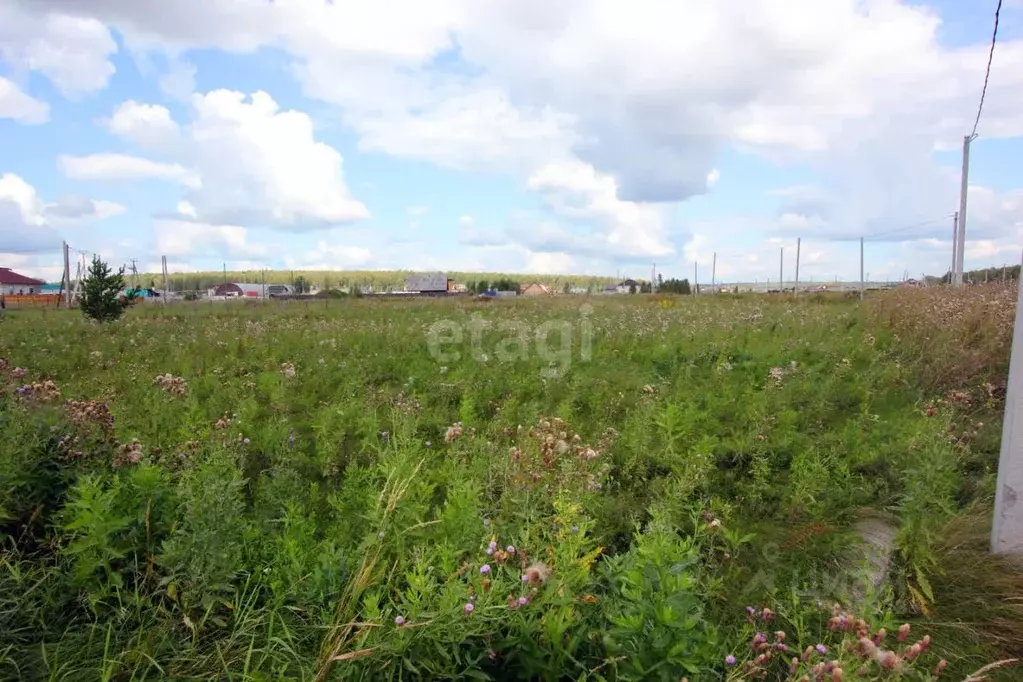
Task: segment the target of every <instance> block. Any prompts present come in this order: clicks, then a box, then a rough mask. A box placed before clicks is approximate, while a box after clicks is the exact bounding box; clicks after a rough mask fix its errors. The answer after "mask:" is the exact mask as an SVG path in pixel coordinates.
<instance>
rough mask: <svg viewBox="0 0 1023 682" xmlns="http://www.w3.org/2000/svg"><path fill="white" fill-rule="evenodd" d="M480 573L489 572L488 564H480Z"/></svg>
mask: <svg viewBox="0 0 1023 682" xmlns="http://www.w3.org/2000/svg"><path fill="white" fill-rule="evenodd" d="M480 573H482V574H483V575H486V574H487V573H490V564H483V565H482V566H480Z"/></svg>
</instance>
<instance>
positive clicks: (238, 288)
mask: <svg viewBox="0 0 1023 682" xmlns="http://www.w3.org/2000/svg"><path fill="white" fill-rule="evenodd" d="M269 289H270V285H267V284H249V283H246V282H227V283H224V284H218V285H217V286H215V287H213V288H212V289H210V291H209V295H210V297H211V298H212V297H217V298H231V297H237V298H263V297H264V296H268V295H269V294H270V290H269Z"/></svg>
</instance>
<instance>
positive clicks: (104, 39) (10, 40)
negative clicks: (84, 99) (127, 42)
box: [0, 2, 117, 97]
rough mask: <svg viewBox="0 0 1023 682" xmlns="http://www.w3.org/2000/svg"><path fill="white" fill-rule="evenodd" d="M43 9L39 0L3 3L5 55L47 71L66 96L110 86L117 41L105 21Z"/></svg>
mask: <svg viewBox="0 0 1023 682" xmlns="http://www.w3.org/2000/svg"><path fill="white" fill-rule="evenodd" d="M39 9H40V6H39V5H37V4H35V3H21V2H5V3H3V4H2V5H0V57H2V58H3V59H4V61H6V62H7V63H8V64H10V65H11V66H12V67H13V68H15V69H19V70H22V71H37V72H39V73H41V74H43V75H44V76H46V77H47V78H49V79H50V81H51V82H52V83H53V84H54V85H56V86H57V88H58V89H59V90H60V91H61V92H62V93H63V94H65V95H67V96H72V97H74V96H77V95H80V94H83V93H88V92H94V91H96V90H100V89H102V88H104V87H106V85H107V83H108V82H109V80H110V77H111V76H112V75H113V73H114V65H113V63H111V61H110V57H111V55H113V54H114V53H115V52H117V43H116V42H114V38H113V36H112V35H111V33H110V30H109V29H108V28H107V27H106V26H105V25H104V23H103V22H102V21H100V20H98V19H96V18H95V17H90V16H83V15H82V14H81V13H80V12H76V13H64V12H46V11H42V12H40V11H39Z"/></svg>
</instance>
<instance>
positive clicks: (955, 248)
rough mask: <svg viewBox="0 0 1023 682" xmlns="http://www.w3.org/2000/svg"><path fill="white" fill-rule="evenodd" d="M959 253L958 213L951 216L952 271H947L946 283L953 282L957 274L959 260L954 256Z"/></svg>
mask: <svg viewBox="0 0 1023 682" xmlns="http://www.w3.org/2000/svg"><path fill="white" fill-rule="evenodd" d="M958 253H959V211H956V212H955V213H953V214H952V269H951V270H949V275H948V283H949V284H953V283H954V282H955V276H956V273H957V272H959V260H958V257H957V255H956V254H958Z"/></svg>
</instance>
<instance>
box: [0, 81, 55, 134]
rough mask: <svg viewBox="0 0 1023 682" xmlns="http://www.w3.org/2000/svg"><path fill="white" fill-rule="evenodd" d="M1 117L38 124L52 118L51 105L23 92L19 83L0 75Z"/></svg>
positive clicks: (28, 123) (27, 123)
mask: <svg viewBox="0 0 1023 682" xmlns="http://www.w3.org/2000/svg"><path fill="white" fill-rule="evenodd" d="M0 118H10V119H14V120H15V121H17V122H18V123H24V124H26V125H36V124H39V123H46V121H48V120H49V119H50V105H49V104H47V103H46V102H43V101H41V100H38V99H35V98H34V97H32V96H31V95H29V94H27V93H25V92H22V90H21V88H19V87H18V85H17V84H16V83H15V82H14V81H12V80H10V79H8V78H4V77H3V76H0Z"/></svg>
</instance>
